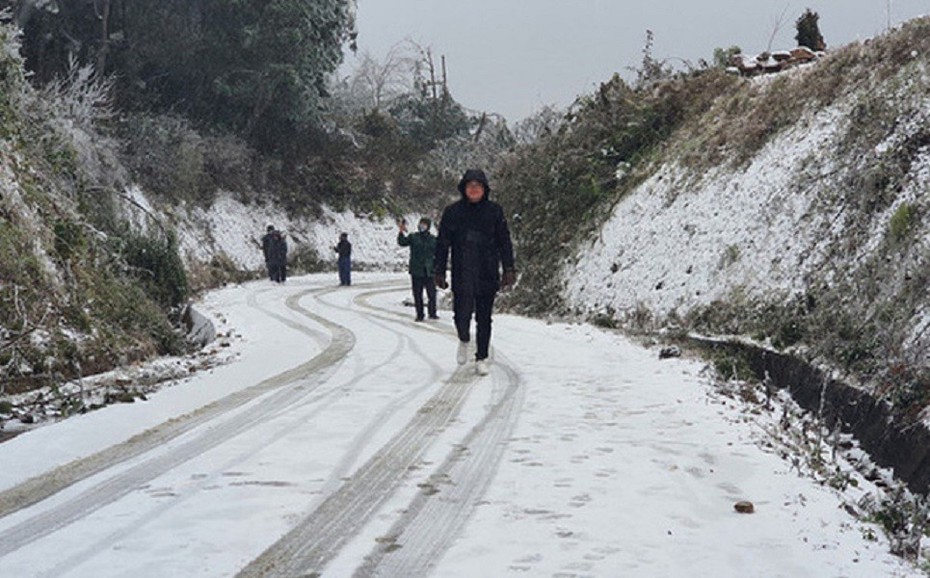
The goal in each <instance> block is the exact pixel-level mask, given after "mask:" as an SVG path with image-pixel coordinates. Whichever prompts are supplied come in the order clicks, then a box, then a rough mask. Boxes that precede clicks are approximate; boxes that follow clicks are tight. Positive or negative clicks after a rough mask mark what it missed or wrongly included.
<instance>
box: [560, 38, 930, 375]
mask: <svg viewBox="0 0 930 578" xmlns="http://www.w3.org/2000/svg"><path fill="white" fill-rule="evenodd" d="M921 25H923V26H925V25H926V23H924V24H921ZM889 42H890V41H889ZM899 42H902V41H899ZM877 50H878V49H873V48H871V47H870V46H864V47H851V48H848V49H846V52H843V53H841V54H840V55H839V56H837V57H835V58H837V59H840V58H845V59H847V60H849V61H851V62H856V63H857V66H858V67H859V68H853V69H852V70H853V72H851V73H847V76H840V77H839V78H838V79H837V80H836V82H838V83H841V86H843V87H844V88H843V89H842V91H841V94H840V95H839V96H838V98H835V99H834V100H832V101H831V102H830V103H828V104H826V105H819V104H818V103H817V102H816V99H814V98H811V99H810V100H809V101H800V102H791V103H788V104H786V105H785V106H792V107H801V108H803V112H802V113H801V114H800V115H799V120H798V121H796V122H794V123H793V124H791V125H790V126H786V127H783V128H781V129H780V130H779V131H778V132H777V133H776V134H775V135H774V136H772V137H771V138H770V139H769V140H768V141H767V143H766V145H765V146H764V147H762V148H761V149H760V151H759V152H758V153H756V154H755V155H753V156H751V157H750V159H749V160H748V162H745V163H739V162H737V163H731V162H724V163H721V164H717V165H715V166H712V167H710V168H708V167H706V166H698V167H694V166H692V165H689V164H688V163H687V162H686V161H683V160H682V159H681V158H680V157H679V156H677V154H678V151H679V150H680V149H679V148H676V146H675V144H674V143H672V145H671V146H669V147H668V151H670V152H669V154H667V155H665V156H664V157H663V161H662V162H661V163H660V164H659V166H658V168H657V170H655V172H654V173H653V174H652V176H651V177H650V178H648V179H646V180H645V181H644V182H643V183H642V184H640V185H639V186H637V187H635V189H633V191H632V193H630V194H628V195H626V196H625V197H623V198H622V199H621V200H619V201H618V202H617V203H616V205H615V206H614V208H613V210H612V212H611V214H610V217H609V219H607V220H606V222H604V223H603V224H602V225H601V226H600V227H599V229H598V230H597V232H596V234H594V235H592V237H591V238H590V239H588V240H586V241H583V242H582V243H581V244H580V246H579V247H578V249H577V250H576V252H575V254H574V255H573V256H572V257H570V258H568V259H567V261H566V265H565V269H564V272H563V278H564V295H563V296H564V298H565V299H566V301H567V303H568V305H569V307H570V308H572V309H573V310H575V311H576V312H579V313H584V314H589V315H590V314H602V315H608V316H610V317H614V318H617V319H620V320H623V319H624V318H628V317H632V316H633V315H634V314H636V313H637V312H642V311H648V312H649V313H650V314H652V315H654V316H655V318H657V319H659V320H662V319H665V318H667V316H668V315H669V314H673V316H675V317H677V318H683V317H685V316H687V315H688V314H690V313H693V312H694V311H695V310H696V309H697V308H700V307H706V306H708V305H710V304H712V303H714V302H727V303H730V304H733V303H736V302H741V301H750V300H753V299H755V300H757V302H759V301H768V302H770V303H771V302H774V303H782V304H783V303H786V302H789V301H791V300H793V299H794V300H798V298H799V297H800V298H802V299H803V298H807V297H808V296H809V295H811V296H816V297H817V298H818V299H821V298H829V299H830V303H831V304H832V306H834V307H835V308H839V310H834V311H833V313H832V314H834V315H850V316H852V318H860V319H862V320H863V321H866V320H869V321H870V322H872V321H874V322H875V324H876V325H880V324H879V322H878V319H880V318H886V322H885V325H886V326H893V330H894V331H899V333H900V337H899V338H896V339H894V340H888V341H889V343H891V342H892V341H893V342H895V343H897V344H901V345H903V349H904V350H906V351H907V352H908V354H909V355H911V356H912V361H914V360H916V361H918V362H920V363H923V362H926V361H927V360H928V356H927V351H928V347H927V346H928V345H930V342H928V336H927V334H928V328H930V299H928V298H927V296H926V295H925V292H923V291H921V290H920V288H919V287H918V285H920V284H921V282H920V281H919V280H918V278H919V277H920V276H921V275H925V274H926V271H927V265H928V263H930V260H928V256H930V221H928V220H927V219H926V218H925V216H926V215H927V214H930V195H928V193H930V133H928V130H927V128H926V127H927V126H930V96H928V92H927V90H926V87H927V86H930V73H928V64H927V63H928V59H927V55H925V54H922V53H919V52H918V51H917V50H913V51H912V52H911V53H910V54H909V55H907V56H906V58H907V59H908V62H906V63H905V64H904V65H903V66H900V67H899V68H898V69H895V71H894V73H887V72H882V73H881V74H879V73H874V76H875V78H874V79H870V78H869V77H868V74H870V73H869V70H870V69H869V66H871V65H869V64H868V62H869V60H868V59H869V58H878V57H877V56H876V55H875V54H872V52H870V51H877ZM856 51H858V52H856ZM857 59H858V60H857ZM863 62H864V63H865V64H862V63H863ZM830 65H831V61H830V59H829V58H828V59H826V61H825V63H824V64H822V65H817V66H812V67H808V68H804V69H799V70H793V71H791V72H786V73H783V74H784V75H786V76H787V78H782V79H781V80H782V82H781V83H776V82H773V81H772V79H771V77H765V78H758V79H753V80H749V81H746V82H747V83H749V87H748V88H747V90H748V91H749V94H754V95H764V94H765V93H766V91H784V90H785V88H786V87H790V88H792V92H791V93H790V94H791V95H796V94H797V93H798V91H799V90H801V88H803V87H804V86H805V85H810V84H812V81H814V80H816V78H817V77H816V75H818V74H828V73H826V72H824V69H822V68H818V66H830ZM836 68H839V66H838V65H837V66H834V69H836ZM833 73H834V71H833V70H832V69H830V72H829V74H833ZM863 74H864V75H865V77H864V78H860V77H859V76H857V75H863ZM769 96H770V97H771V95H769ZM777 98H778V94H775V95H774V100H777ZM786 98H791V96H786ZM759 100H760V101H763V102H767V101H764V99H763V98H762V97H759ZM771 100H773V98H769V101H771ZM759 113H760V112H759V111H758V110H756V111H753V114H759ZM714 114H719V110H717V109H714V110H712V111H711V113H710V114H708V115H707V118H705V119H702V120H704V121H705V124H707V123H712V122H715V121H717V120H718V119H717V118H715V117H713V115H714ZM697 124H701V123H697ZM692 130H694V129H693V127H692ZM734 130H735V129H734ZM676 138H677V139H678V142H681V141H684V140H687V139H688V138H695V137H694V135H693V134H684V135H681V134H680V135H678V136H677V137H676ZM729 156H731V157H732V156H735V152H733V151H731V154H730V155H729ZM811 300H812V301H811V302H814V301H813V297H811ZM896 307H899V308H900V310H896ZM888 318H893V319H894V323H893V324H892V323H888V322H887V319H888ZM872 329H873V327H871V326H869V327H867V328H862V329H860V331H869V330H872ZM889 331H891V329H889Z"/></svg>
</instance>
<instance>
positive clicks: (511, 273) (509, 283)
mask: <svg viewBox="0 0 930 578" xmlns="http://www.w3.org/2000/svg"><path fill="white" fill-rule="evenodd" d="M516 282H517V272H516V271H515V270H513V269H504V274H503V275H501V289H504V288H507V287H513V284H514V283H516Z"/></svg>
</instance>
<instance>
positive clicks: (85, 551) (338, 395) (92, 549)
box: [37, 294, 442, 578]
mask: <svg viewBox="0 0 930 578" xmlns="http://www.w3.org/2000/svg"><path fill="white" fill-rule="evenodd" d="M301 297H302V296H301V295H299V294H298V295H294V296H292V297H290V298H288V299H287V303H288V306H290V307H295V306H296V305H297V301H299V299H300V298H301ZM327 306H330V305H327ZM333 307H335V306H333ZM373 324H375V325H378V326H381V327H384V326H385V324H384V323H380V322H377V321H375V322H373ZM394 335H395V336H396V337H397V339H398V346H397V348H396V349H395V350H394V352H393V353H392V354H391V355H390V356H388V360H387V361H385V362H383V363H380V364H378V365H376V366H373V367H372V368H370V369H369V370H368V371H366V372H365V373H364V374H362V375H357V376H355V377H354V378H352V379H351V380H349V381H348V382H347V383H345V384H343V385H341V386H339V387H337V388H334V389H332V390H330V391H329V392H326V393H323V394H321V395H318V396H315V397H314V398H313V399H307V400H304V401H303V402H301V403H299V404H297V405H296V406H295V407H294V408H292V410H293V411H292V413H295V414H299V415H298V416H297V417H295V418H293V419H292V420H290V421H288V422H287V423H285V424H284V425H283V426H281V427H280V428H278V430H276V431H275V432H272V433H270V434H268V435H266V436H265V437H264V438H262V439H258V438H253V437H250V438H249V442H250V449H249V450H247V451H245V452H242V453H240V454H239V455H238V456H236V457H235V458H234V459H230V460H227V461H226V462H225V463H223V464H221V465H219V466H218V467H216V468H214V470H213V472H212V473H211V475H207V476H204V478H203V479H202V481H201V482H200V483H199V484H198V486H197V487H195V488H191V489H189V490H188V491H186V492H185V494H184V495H183V496H180V497H179V498H178V499H175V500H172V501H171V502H168V503H165V504H162V505H160V506H159V507H157V508H155V509H154V510H152V511H149V512H147V513H145V514H144V515H142V516H140V517H139V518H135V519H133V520H131V521H128V522H127V523H126V524H125V525H124V526H122V527H120V528H116V529H114V530H113V531H111V532H109V533H108V534H107V535H106V536H103V537H102V538H100V539H98V540H96V541H94V542H93V543H89V544H87V545H85V546H84V547H83V548H82V550H81V551H80V552H78V553H76V554H74V555H71V556H69V557H68V558H66V559H63V560H61V561H59V562H58V563H57V564H56V565H55V567H53V568H52V569H50V570H48V571H46V572H43V573H42V574H41V575H40V577H41V578H55V577H58V576H63V575H66V574H68V573H69V572H71V571H73V570H74V569H75V568H76V567H77V566H79V565H80V564H82V563H84V562H86V561H87V560H90V559H92V558H93V557H94V556H95V555H96V554H97V553H99V552H100V551H102V550H104V549H106V548H110V547H113V545H114V544H116V543H118V542H119V541H120V540H122V539H125V538H126V537H127V536H128V535H130V534H132V533H134V532H136V531H138V530H139V529H140V528H142V527H144V526H145V525H146V524H148V523H150V522H152V521H153V520H155V519H157V518H159V517H161V516H163V515H164V514H166V513H167V512H169V511H170V510H172V509H174V508H177V507H179V506H181V505H183V504H184V503H185V502H186V501H187V500H189V499H191V498H193V497H194V496H195V495H197V494H198V493H199V492H200V491H202V490H203V488H204V487H209V486H210V485H212V484H215V483H216V478H217V477H221V475H222V474H221V473H222V472H224V471H228V470H230V469H235V468H236V467H237V466H238V465H239V464H240V463H241V462H243V461H245V460H247V459H249V458H250V457H252V456H253V455H254V454H256V453H258V452H259V451H261V450H262V449H263V448H264V447H265V445H266V444H267V443H269V440H274V439H278V438H279V437H280V436H281V435H282V434H284V433H285V432H288V431H291V430H292V429H293V428H294V427H297V426H299V424H300V423H303V422H306V421H308V420H312V419H313V418H314V417H315V416H318V415H319V414H321V413H322V412H323V411H325V410H327V409H328V407H329V404H328V403H323V404H317V407H315V408H314V409H313V411H312V412H311V413H309V414H302V413H300V411H299V410H300V409H301V408H302V407H304V406H307V405H312V404H314V403H315V402H319V401H323V400H326V399H328V401H330V402H335V401H338V400H339V399H342V398H343V397H344V396H345V395H346V394H347V393H348V392H349V391H350V390H351V389H352V386H353V385H355V384H357V383H358V382H359V381H361V380H362V379H364V378H365V377H366V376H368V375H371V374H373V373H376V372H377V371H378V370H379V369H381V368H383V367H386V366H388V365H390V364H391V363H393V360H394V359H396V358H397V357H398V356H399V355H400V354H401V352H402V351H403V349H404V347H405V346H406V347H407V348H408V349H410V350H412V351H413V352H414V353H415V354H417V355H418V356H419V357H421V358H423V359H424V362H425V363H426V364H428V365H430V366H431V368H432V374H431V375H430V376H428V377H427V378H425V379H424V380H423V383H422V385H420V386H418V387H417V388H415V389H412V390H410V391H408V392H407V393H405V394H403V395H402V396H399V397H397V398H394V399H392V400H391V402H390V403H388V404H387V405H386V406H385V407H384V408H382V409H381V411H379V412H378V413H377V415H375V416H374V417H373V418H372V419H371V420H370V421H369V423H368V425H367V426H366V427H365V428H364V429H362V430H360V431H359V432H358V433H356V435H355V436H353V439H352V442H351V443H350V444H349V447H348V449H347V450H346V452H345V453H344V454H343V456H342V458H341V459H340V460H339V463H338V464H337V465H336V467H334V468H333V471H332V472H331V473H330V474H329V475H328V476H327V480H326V482H325V483H324V484H323V486H322V488H321V489H320V497H318V498H317V499H316V500H314V502H315V504H314V506H313V508H315V507H316V505H318V504H319V503H321V502H322V501H323V500H325V499H326V497H328V496H329V495H330V494H332V493H333V492H334V491H335V490H336V489H337V488H338V487H339V486H340V485H341V484H342V483H343V480H344V479H345V477H346V476H347V475H348V473H349V472H350V471H351V469H352V467H353V466H354V465H355V464H356V462H357V460H358V456H359V454H360V453H361V452H362V451H363V450H364V449H365V447H366V446H367V445H368V443H369V441H370V440H371V439H372V438H373V436H374V435H375V434H376V433H377V431H378V430H379V429H381V428H382V427H383V426H384V425H385V423H386V422H387V421H388V419H389V418H390V417H391V416H392V415H393V414H394V413H396V412H397V411H399V410H400V409H402V408H403V407H405V406H407V404H409V403H410V402H411V401H413V400H414V399H415V398H416V397H417V396H419V395H422V394H423V392H424V391H425V390H426V389H428V388H431V387H434V386H435V384H436V383H437V381H438V376H439V374H440V373H441V371H442V368H441V367H440V366H439V365H438V364H436V363H435V362H434V361H432V360H431V359H430V358H429V357H427V356H426V355H425V354H424V353H423V352H422V350H420V348H419V347H418V346H417V345H416V343H415V342H414V341H413V340H412V339H410V337H408V336H407V335H405V334H402V333H398V332H395V333H394ZM311 509H312V508H311ZM37 578H38V577H37Z"/></svg>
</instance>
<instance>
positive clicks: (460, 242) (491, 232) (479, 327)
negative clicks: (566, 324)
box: [434, 169, 516, 375]
mask: <svg viewBox="0 0 930 578" xmlns="http://www.w3.org/2000/svg"><path fill="white" fill-rule="evenodd" d="M458 189H459V192H460V193H461V194H462V198H461V199H460V200H459V201H457V202H455V203H453V204H451V205H449V206H448V207H446V208H445V210H444V211H443V213H442V220H441V221H440V223H439V237H438V238H437V239H436V257H435V270H434V282H435V283H436V286H437V287H440V288H442V289H446V288H448V286H449V285H448V283H446V263H447V262H448V259H449V250H450V249H451V250H452V303H453V310H454V317H455V329H456V332H457V333H458V337H459V346H458V350H457V352H456V361H458V363H459V365H463V364H465V363H466V362H467V361H468V343H469V342H470V341H471V335H470V326H471V317H472V315H474V316H475V340H476V346H477V347H476V351H475V370H476V371H477V373H478V374H479V375H487V373H488V371H489V369H490V368H489V367H488V361H487V359H488V350H489V348H490V343H491V312H492V310H493V308H494V298H495V296H496V295H497V291H498V290H499V289H501V288H502V287H508V286H510V285H513V283H514V281H515V280H516V270H515V269H514V259H513V244H512V243H511V240H510V231H509V229H508V228H507V220H506V219H505V218H504V210H503V209H502V208H501V206H500V205H498V204H497V203H494V202H492V201H490V200H489V199H488V195H489V194H490V192H491V187H490V185H489V184H488V178H487V177H486V176H485V174H484V171H481V170H479V169H469V170H467V171H465V173H464V174H463V175H462V179H461V180H460V181H459V185H458ZM501 266H503V275H502V274H501Z"/></svg>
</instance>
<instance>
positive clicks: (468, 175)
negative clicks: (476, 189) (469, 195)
mask: <svg viewBox="0 0 930 578" xmlns="http://www.w3.org/2000/svg"><path fill="white" fill-rule="evenodd" d="M469 181H478V182H479V183H481V184H482V185H483V186H484V198H485V199H487V198H488V196H489V195H490V194H491V185H490V184H489V183H488V177H487V176H486V175H485V174H484V171H482V170H481V169H468V170H467V171H465V173H464V174H463V175H462V180H460V181H459V192H460V193H461V194H462V198H463V199H464V198H465V185H466V183H468V182H469Z"/></svg>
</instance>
